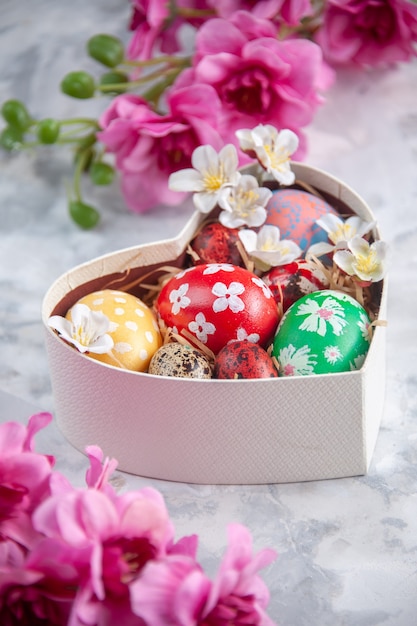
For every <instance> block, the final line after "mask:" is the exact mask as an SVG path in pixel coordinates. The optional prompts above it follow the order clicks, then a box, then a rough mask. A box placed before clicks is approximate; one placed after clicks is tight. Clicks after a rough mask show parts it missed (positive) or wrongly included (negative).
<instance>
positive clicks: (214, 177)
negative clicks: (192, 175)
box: [203, 165, 226, 193]
mask: <svg viewBox="0 0 417 626" xmlns="http://www.w3.org/2000/svg"><path fill="white" fill-rule="evenodd" d="M225 182H226V177H225V175H224V171H223V167H222V166H221V165H220V167H219V169H218V170H217V171H216V172H213V171H210V170H207V171H206V172H205V173H204V178H203V184H204V189H205V190H206V191H208V192H209V193H213V192H215V191H218V190H219V189H220V187H221V186H222V185H223V184H224V183H225Z"/></svg>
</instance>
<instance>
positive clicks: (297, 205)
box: [265, 189, 338, 252]
mask: <svg viewBox="0 0 417 626" xmlns="http://www.w3.org/2000/svg"><path fill="white" fill-rule="evenodd" d="M266 209H267V218H266V222H265V223H266V224H272V225H273V226H278V228H279V229H280V233H281V239H291V240H292V241H295V243H296V244H298V245H299V246H300V248H301V250H302V251H303V252H305V251H306V250H307V249H308V248H309V247H310V246H311V245H312V244H313V243H318V242H320V241H327V233H326V231H325V230H323V229H322V228H321V227H320V226H319V225H318V224H317V223H316V221H317V220H318V219H319V218H320V217H322V216H323V215H325V214H326V213H333V214H334V215H338V213H337V211H336V210H335V209H334V208H333V207H332V206H330V204H329V203H328V202H326V201H325V200H322V199H321V198H319V197H318V196H315V195H313V194H312V193H309V192H307V191H301V190H299V189H277V190H276V191H274V192H273V194H272V197H271V199H270V200H269V202H268V205H267V207H266Z"/></svg>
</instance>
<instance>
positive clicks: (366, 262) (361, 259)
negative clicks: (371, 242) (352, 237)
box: [355, 250, 379, 275]
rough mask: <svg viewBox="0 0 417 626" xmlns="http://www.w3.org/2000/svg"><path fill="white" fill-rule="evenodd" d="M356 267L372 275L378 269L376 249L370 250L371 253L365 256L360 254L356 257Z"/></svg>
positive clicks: (359, 270) (362, 272)
mask: <svg viewBox="0 0 417 626" xmlns="http://www.w3.org/2000/svg"><path fill="white" fill-rule="evenodd" d="M355 265H356V269H357V271H358V272H360V273H361V274H368V275H372V274H374V273H375V272H376V270H377V269H378V265H379V264H378V259H377V258H376V254H375V250H369V253H368V254H367V255H366V256H365V255H363V254H358V256H357V257H356V262H355Z"/></svg>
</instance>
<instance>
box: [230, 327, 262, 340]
mask: <svg viewBox="0 0 417 626" xmlns="http://www.w3.org/2000/svg"><path fill="white" fill-rule="evenodd" d="M236 337H237V341H250V342H251V343H258V342H259V340H260V335H259V334H258V333H251V334H250V335H248V331H247V330H246V329H245V328H238V329H237V333H236Z"/></svg>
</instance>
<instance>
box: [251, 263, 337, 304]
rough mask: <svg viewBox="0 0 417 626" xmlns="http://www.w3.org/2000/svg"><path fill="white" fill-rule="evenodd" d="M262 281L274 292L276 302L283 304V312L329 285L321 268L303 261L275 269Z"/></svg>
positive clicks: (263, 277)
mask: <svg viewBox="0 0 417 626" xmlns="http://www.w3.org/2000/svg"><path fill="white" fill-rule="evenodd" d="M262 279H263V280H264V281H265V282H266V284H267V285H268V287H269V288H270V290H271V291H272V295H273V296H274V299H275V302H276V303H277V304H282V310H283V311H286V310H287V309H288V307H290V306H291V305H292V304H293V303H294V302H296V301H297V300H299V299H300V298H301V297H302V296H305V295H306V294H307V293H313V292H314V291H319V290H321V289H326V288H327V287H328V285H329V281H328V280H327V278H326V276H325V275H324V273H323V272H322V271H321V270H320V268H319V267H317V265H314V264H313V263H309V262H308V261H305V260H303V259H297V260H295V261H293V262H292V263H286V264H285V265H280V266H278V267H274V268H272V269H271V270H270V271H269V272H267V273H266V274H264V275H263V276H262Z"/></svg>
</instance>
